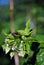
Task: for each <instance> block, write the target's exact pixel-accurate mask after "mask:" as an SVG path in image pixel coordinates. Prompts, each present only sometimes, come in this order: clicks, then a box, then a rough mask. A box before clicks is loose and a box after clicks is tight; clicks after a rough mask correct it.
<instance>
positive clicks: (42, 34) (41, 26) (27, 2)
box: [0, 0, 44, 65]
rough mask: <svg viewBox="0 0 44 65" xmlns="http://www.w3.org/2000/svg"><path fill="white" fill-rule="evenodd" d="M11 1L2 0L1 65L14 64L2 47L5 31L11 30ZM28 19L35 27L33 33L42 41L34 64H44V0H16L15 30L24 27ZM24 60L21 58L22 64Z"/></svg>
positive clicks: (0, 29) (0, 27)
mask: <svg viewBox="0 0 44 65" xmlns="http://www.w3.org/2000/svg"><path fill="white" fill-rule="evenodd" d="M9 2H10V1H9V0H0V65H9V64H11V65H14V60H13V59H12V60H11V59H10V57H9V53H8V54H7V55H5V54H4V52H3V50H2V48H1V45H2V44H3V43H4V37H5V36H4V33H9V32H10V10H9ZM28 19H31V22H30V25H31V27H32V28H34V32H33V35H34V36H35V38H36V39H37V40H38V41H39V42H40V50H39V52H38V55H37V56H36V57H37V60H36V63H35V64H34V65H44V0H14V26H15V30H16V31H17V30H18V29H24V27H25V23H26V22H27V20H28ZM24 60H25V59H24V58H20V65H23V63H24ZM27 65H29V64H28V63H27ZM30 65H33V64H30Z"/></svg>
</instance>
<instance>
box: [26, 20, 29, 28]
mask: <svg viewBox="0 0 44 65" xmlns="http://www.w3.org/2000/svg"><path fill="white" fill-rule="evenodd" d="M26 28H27V29H30V19H29V20H28V21H27V23H26Z"/></svg>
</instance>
